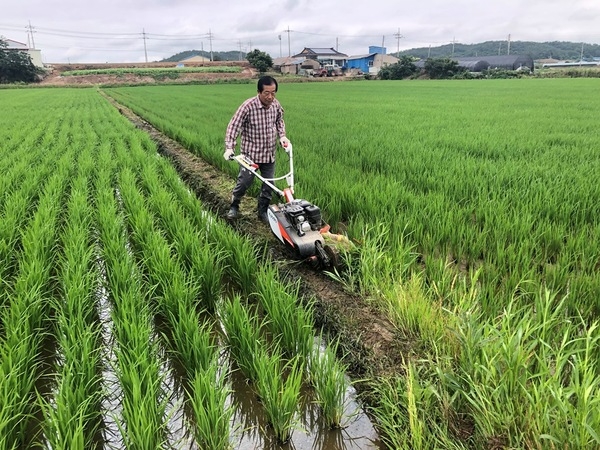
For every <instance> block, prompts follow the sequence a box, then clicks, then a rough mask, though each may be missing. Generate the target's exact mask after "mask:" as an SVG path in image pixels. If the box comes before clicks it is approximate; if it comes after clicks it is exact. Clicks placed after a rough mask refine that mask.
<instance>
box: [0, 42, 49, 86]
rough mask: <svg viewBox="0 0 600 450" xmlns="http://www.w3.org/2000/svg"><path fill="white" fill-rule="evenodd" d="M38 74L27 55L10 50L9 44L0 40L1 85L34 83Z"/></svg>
mask: <svg viewBox="0 0 600 450" xmlns="http://www.w3.org/2000/svg"><path fill="white" fill-rule="evenodd" d="M38 73H39V69H38V68H37V67H35V65H34V64H33V63H32V62H31V57H30V56H29V55H28V54H27V53H24V52H22V51H14V50H8V44H7V43H6V42H5V41H3V40H2V39H0V84H2V83H15V82H25V83H29V82H33V81H36V80H37V75H38Z"/></svg>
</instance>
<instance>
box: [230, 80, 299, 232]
mask: <svg viewBox="0 0 600 450" xmlns="http://www.w3.org/2000/svg"><path fill="white" fill-rule="evenodd" d="M257 87H258V90H257V91H258V95H256V96H255V97H252V98H249V99H248V100H246V101H245V102H244V103H242V105H241V106H240V107H239V108H238V109H237V111H236V113H235V114H234V115H233V117H232V118H231V120H230V121H229V125H227V131H226V132H225V153H223V157H224V158H225V159H226V160H230V159H231V158H232V157H233V156H234V155H235V146H236V142H237V138H238V137H240V136H241V143H240V152H241V153H242V154H243V155H246V156H248V157H249V158H250V159H251V160H252V161H253V162H255V163H256V164H257V165H258V169H257V170H259V171H260V174H261V176H262V177H263V178H266V179H271V178H273V177H274V176H275V150H276V149H277V138H279V142H280V143H281V146H282V147H283V148H284V149H285V150H286V151H287V149H288V148H289V146H288V144H289V143H290V141H289V140H288V138H287V137H286V136H285V123H284V121H283V108H282V107H281V104H280V103H279V102H278V101H277V99H276V98H275V94H276V93H277V87H278V86H277V81H276V80H275V79H274V78H272V77H270V76H263V77H261V78H260V79H259V80H258V85H257ZM253 181H254V174H253V173H252V172H251V171H249V170H246V169H244V168H240V173H239V175H238V178H237V182H236V185H235V187H234V188H233V193H232V196H231V207H230V209H229V212H228V213H227V218H228V219H237V217H238V216H239V207H240V200H241V199H242V197H243V196H244V194H245V193H246V191H247V190H248V188H249V187H250V185H251V184H252V182H253ZM272 195H273V191H272V190H271V188H270V187H269V186H267V185H266V184H265V183H263V184H262V187H261V190H260V194H259V196H258V218H259V219H260V220H262V221H263V222H265V223H266V222H268V219H267V209H268V207H269V203H271V197H272Z"/></svg>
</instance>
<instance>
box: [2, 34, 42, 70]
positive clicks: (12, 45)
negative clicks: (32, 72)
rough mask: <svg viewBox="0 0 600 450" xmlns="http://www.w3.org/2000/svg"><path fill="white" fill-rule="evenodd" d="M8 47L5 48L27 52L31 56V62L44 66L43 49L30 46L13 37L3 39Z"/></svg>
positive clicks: (37, 65)
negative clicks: (14, 39)
mask: <svg viewBox="0 0 600 450" xmlns="http://www.w3.org/2000/svg"><path fill="white" fill-rule="evenodd" d="M2 40H3V41H4V42H5V43H6V44H7V47H6V49H5V50H8V51H14V52H23V53H27V54H28V55H29V57H30V58H31V62H32V63H33V65H34V66H36V67H44V63H43V62H42V51H41V50H38V49H35V48H29V47H28V46H27V44H23V43H22V42H17V41H13V40H12V39H2Z"/></svg>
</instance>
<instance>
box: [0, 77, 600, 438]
mask: <svg viewBox="0 0 600 450" xmlns="http://www.w3.org/2000/svg"><path fill="white" fill-rule="evenodd" d="M598 83H599V82H598V80H595V79H572V80H571V79H542V80H535V79H522V80H486V81H483V80H480V81H466V80H465V81H414V82H393V81H390V82H382V81H381V82H380V81H378V82H371V81H369V82H367V81H355V82H348V83H341V82H339V83H338V82H336V83H297V84H296V83H281V84H280V86H279V93H278V99H279V100H280V102H281V103H282V104H283V106H284V108H285V111H286V124H287V129H288V137H289V138H290V139H291V141H292V142H293V144H294V156H295V166H296V196H297V197H301V198H306V199H309V200H310V201H312V202H314V203H315V204H317V205H319V206H320V207H321V209H322V211H323V213H324V216H325V217H324V218H325V220H327V222H328V223H330V224H331V225H332V227H333V229H334V230H335V231H338V232H343V233H345V234H347V235H348V236H349V237H350V238H351V239H352V240H353V241H354V242H355V243H356V245H355V247H354V248H352V249H349V250H347V251H344V253H343V259H344V269H343V270H341V271H340V272H338V273H332V274H331V277H333V278H334V279H336V280H338V282H339V286H340V289H344V290H347V291H349V292H353V293H357V294H359V295H360V298H361V299H362V301H364V302H368V303H370V304H372V305H375V306H376V307H377V308H379V309H380V310H381V311H382V312H384V313H385V314H386V315H387V317H389V319H390V320H391V321H392V322H393V324H394V325H395V327H396V329H397V333H398V335H399V336H401V338H402V339H403V340H405V341H407V342H411V343H412V344H411V345H410V346H407V351H406V354H405V355H403V356H404V358H405V365H404V366H403V368H402V370H401V371H399V372H398V373H397V374H393V375H391V376H386V377H384V378H378V379H372V380H368V383H369V384H370V386H371V389H370V395H369V396H368V397H367V398H365V399H364V403H363V402H361V405H362V407H361V405H358V404H357V403H355V402H354V394H353V391H352V387H351V380H349V378H348V377H347V376H345V374H346V369H347V368H346V367H344V364H343V362H342V361H343V360H342V359H337V358H336V354H339V352H338V351H336V350H337V348H336V345H337V344H336V343H335V342H330V343H325V342H322V341H320V340H319V339H318V336H317V335H316V334H315V331H314V330H313V326H312V311H311V308H310V307H308V308H307V307H299V304H298V301H297V297H298V291H297V287H296V286H294V285H290V284H289V283H285V282H282V281H281V280H280V278H279V277H278V275H277V270H276V268H274V267H272V266H271V265H269V264H263V263H261V262H259V259H257V257H256V251H257V250H256V248H255V247H254V246H253V244H252V243H251V242H249V241H248V240H247V238H245V237H243V236H240V235H238V234H236V233H235V231H234V230H233V229H232V228H231V227H229V226H227V225H226V224H224V223H222V222H221V220H220V219H219V218H218V217H214V216H212V215H211V214H209V213H206V212H205V211H203V209H202V205H201V203H200V202H199V201H198V199H196V198H195V197H194V196H193V195H191V194H190V192H189V190H188V189H187V188H186V186H185V184H184V183H183V182H182V181H181V180H180V178H179V177H178V175H177V173H176V172H175V170H174V169H173V168H172V167H171V166H170V164H169V163H168V162H167V161H166V160H163V159H162V158H160V157H159V156H158V155H157V153H156V150H157V149H156V145H155V143H154V142H153V141H152V140H151V139H150V138H149V137H148V136H147V135H146V134H145V133H144V132H142V131H140V130H137V129H135V128H134V127H133V126H132V125H131V124H130V123H129V122H128V121H127V120H126V119H125V118H124V117H122V116H121V115H120V114H119V112H118V111H117V109H115V108H114V107H113V106H112V105H111V104H110V103H109V102H108V101H107V100H106V98H104V96H103V94H105V95H108V96H110V97H112V98H113V99H115V100H116V101H117V102H119V103H121V104H123V105H125V106H127V107H128V108H130V109H131V110H133V111H134V112H135V113H136V114H138V115H139V116H140V117H142V118H143V119H144V120H146V121H148V122H149V123H151V124H152V125H153V126H154V127H156V128H158V129H159V130H161V131H162V132H163V133H165V134H166V135H168V136H170V137H171V138H173V139H175V140H177V141H178V142H180V143H181V144H182V145H184V146H185V147H186V148H188V149H189V151H190V152H192V153H194V154H196V155H198V156H200V157H202V158H203V159H205V160H206V161H208V162H210V163H211V164H213V165H214V166H216V167H218V168H220V169H221V170H222V171H223V172H225V173H227V174H230V175H231V178H232V179H233V178H234V177H235V175H236V174H237V167H236V166H235V165H234V164H233V163H231V162H226V161H224V160H223V158H222V152H223V135H224V131H225V127H226V125H227V122H228V120H229V118H230V117H231V115H232V114H233V112H234V111H235V109H236V108H237V106H238V105H239V104H240V103H241V102H242V101H243V100H244V99H246V98H247V97H250V96H252V95H253V94H254V93H255V86H254V85H206V86H201V85H196V86H160V87H159V86H152V87H150V86H148V87H120V88H107V89H104V90H103V92H99V91H98V90H96V89H68V88H64V89H20V90H0V101H1V104H2V112H1V113H0V142H1V143H2V146H1V149H0V166H1V167H2V172H3V177H2V178H1V180H0V183H2V189H1V190H0V192H2V197H1V198H0V213H1V214H2V221H1V222H0V227H1V229H0V244H1V245H0V277H1V280H2V288H1V290H0V307H1V309H0V313H1V315H0V352H1V356H2V365H1V367H0V371H1V374H0V375H1V376H0V404H1V405H2V408H1V409H0V446H1V447H2V448H15V449H16V448H28V447H35V446H38V447H46V448H69V449H73V448H82V449H83V448H86V449H87V448H103V447H104V448H143V449H150V448H202V449H208V448H272V447H273V448H278V447H279V446H288V447H289V448H324V449H325V448H331V449H333V448H344V449H345V448H349V449H350V448H361V449H366V448H393V449H396V448H398V449H401V448H405V449H429V448H446V449H453V448H456V449H462V448H465V449H466V448H477V449H479V448H482V449H487V448H536V449H537V448H539V449H545V448H563V449H564V448H582V449H583V448H600V435H599V433H600V432H599V430H600V413H599V412H598V411H599V410H600V408H599V407H600V404H599V402H600V400H599V399H600V395H599V394H600V392H599V391H600V387H599V381H598V380H599V379H600V378H599V377H598V375H599V372H600V357H599V356H598V355H600V348H599V347H600V344H599V342H600V334H599V331H598V315H599V313H600V276H599V274H598V271H599V268H600V206H599V205H600V183H598V178H599V175H600V155H599V153H598V142H599V141H600V131H599V128H598V126H597V124H596V122H597V119H596V117H597V115H598V112H599V111H600V96H598V95H595V93H597V92H599V88H600V85H599V84H598ZM279 162H280V163H279V170H283V169H285V166H286V160H285V154H284V153H281V154H280V155H279ZM256 187H257V186H256ZM236 377H241V379H242V381H243V382H241V383H240V382H239V379H238V381H236ZM363 382H364V380H363ZM244 386H245V387H246V389H247V390H248V391H249V392H250V394H249V395H247V396H246V397H247V398H257V399H259V400H258V401H257V402H254V403H252V406H250V407H247V408H243V407H242V406H243V405H244V404H245V403H244V401H242V400H239V399H240V392H243V389H244ZM363 408H364V409H363ZM255 410H260V411H259V412H256V411H255ZM363 410H365V411H367V412H368V416H369V418H370V420H371V421H369V419H367V418H366V417H365V416H364V414H363V412H362V411H363ZM248 411H251V412H250V413H248ZM246 414H248V415H246ZM257 414H258V415H257ZM240 416H242V419H240ZM259 416H260V419H258V418H257V417H259ZM312 416H318V419H317V420H316V421H315V420H309V419H307V417H312ZM236 417H237V420H236ZM317 422H319V423H320V424H321V425H315V423H317ZM371 427H373V428H371ZM249 430H250V431H249ZM324 430H326V431H324ZM354 433H356V434H354ZM294 439H296V440H294ZM306 440H308V442H309V443H308V444H307V445H308V447H303V445H304V444H302V443H301V442H300V441H302V442H305V441H306ZM244 445H246V446H247V447H244ZM194 446H196V447H194Z"/></svg>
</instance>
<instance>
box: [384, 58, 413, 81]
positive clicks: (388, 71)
mask: <svg viewBox="0 0 600 450" xmlns="http://www.w3.org/2000/svg"><path fill="white" fill-rule="evenodd" d="M417 70H418V69H417V66H415V63H414V60H413V58H412V57H410V56H402V57H401V58H400V61H398V62H397V63H395V64H390V65H389V66H385V67H383V68H381V70H380V71H379V78H381V79H382V80H401V79H403V78H407V77H410V76H412V75H414V74H415V73H416V72H417Z"/></svg>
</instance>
